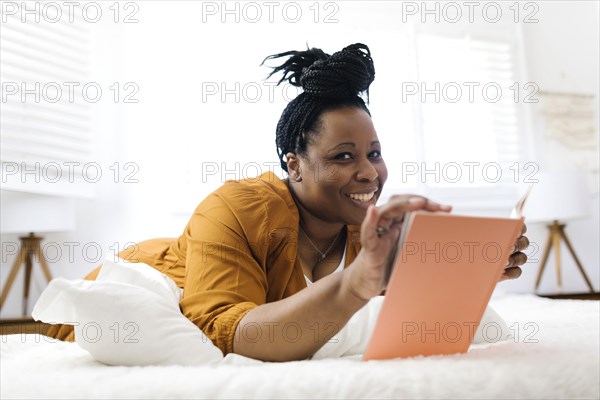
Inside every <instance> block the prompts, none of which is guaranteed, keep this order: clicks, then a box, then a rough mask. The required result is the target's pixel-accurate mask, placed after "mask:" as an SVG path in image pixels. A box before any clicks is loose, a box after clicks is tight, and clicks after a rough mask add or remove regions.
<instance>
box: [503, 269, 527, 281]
mask: <svg viewBox="0 0 600 400" xmlns="http://www.w3.org/2000/svg"><path fill="white" fill-rule="evenodd" d="M522 273H523V270H522V269H521V268H519V267H510V268H507V269H505V270H504V273H503V274H502V279H501V280H505V279H517V278H518V277H520V276H521V274H522Z"/></svg>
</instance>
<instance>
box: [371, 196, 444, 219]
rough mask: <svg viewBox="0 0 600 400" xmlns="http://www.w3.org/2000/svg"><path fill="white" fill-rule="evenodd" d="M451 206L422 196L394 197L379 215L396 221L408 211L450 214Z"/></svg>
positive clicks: (380, 209)
mask: <svg viewBox="0 0 600 400" xmlns="http://www.w3.org/2000/svg"><path fill="white" fill-rule="evenodd" d="M451 209H452V207H451V206H449V205H445V204H439V203H437V202H435V201H432V200H429V199H427V198H425V197H422V196H400V195H396V196H392V197H391V198H390V200H389V201H388V202H387V203H386V204H384V205H382V206H380V207H378V211H379V214H380V215H381V216H382V218H386V219H394V218H402V216H403V214H404V213H405V212H406V211H417V210H427V211H444V212H449V211H450V210H451Z"/></svg>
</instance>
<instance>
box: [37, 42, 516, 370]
mask: <svg viewBox="0 0 600 400" xmlns="http://www.w3.org/2000/svg"><path fill="white" fill-rule="evenodd" d="M281 57H287V60H286V61H285V62H284V63H283V64H281V65H280V66H277V67H275V68H274V70H273V72H272V74H274V73H278V72H283V77H282V78H281V80H280V83H281V82H283V81H286V80H287V81H289V83H291V84H292V85H295V86H300V87H302V89H303V93H301V94H300V95H298V96H297V97H296V98H295V99H294V100H292V101H291V102H290V103H289V104H288V106H287V107H286V108H285V110H284V112H283V113H282V116H281V118H280V120H279V123H278V125H277V132H276V145H277V154H278V155H279V159H280V163H281V167H282V168H283V169H284V170H285V171H286V172H287V173H288V175H289V176H288V178H286V179H280V178H278V177H277V176H276V175H274V174H273V173H271V172H267V173H264V174H262V175H260V176H259V177H258V178H252V179H244V180H239V181H234V180H231V181H227V182H225V183H224V184H223V185H222V186H221V187H220V188H219V189H217V190H215V191H214V192H213V193H211V194H210V195H209V196H208V197H207V198H206V199H205V200H204V201H202V202H201V203H200V205H199V206H198V207H197V208H196V210H195V211H194V213H193V215H192V216H191V218H190V220H189V222H188V224H187V226H186V227H185V230H184V232H183V234H182V235H181V236H180V237H179V238H177V239H173V240H170V239H155V240H150V241H147V242H142V243H139V244H138V245H137V246H134V247H132V248H130V249H128V250H125V251H124V252H122V253H120V254H119V256H120V257H121V258H124V259H126V260H128V261H131V262H143V263H146V264H148V265H150V266H152V267H154V268H156V269H158V270H159V271H161V272H163V273H165V274H166V275H168V276H169V277H171V278H172V279H173V280H174V281H175V282H176V283H177V284H178V286H179V287H182V288H183V297H182V300H181V302H180V307H181V310H182V312H183V314H184V315H185V316H186V317H187V318H188V319H189V320H190V321H192V322H193V323H194V324H196V326H198V327H199V328H200V329H201V330H202V331H203V332H204V333H205V334H206V335H207V336H208V337H209V338H210V339H211V340H212V341H213V342H214V343H215V345H217V346H218V347H219V348H220V349H221V350H222V351H223V352H224V353H225V354H227V353H231V352H235V353H238V354H242V355H245V356H248V357H252V358H256V359H260V360H269V361H286V360H297V359H303V358H307V357H310V356H311V355H313V354H314V353H315V352H316V351H317V350H318V349H319V348H321V347H322V346H323V344H325V343H326V342H327V341H328V340H329V339H330V338H331V337H332V336H333V335H334V334H335V333H337V332H338V331H339V330H340V329H341V328H342V327H343V326H344V325H345V324H346V323H347V322H348V320H349V319H350V317H351V316H352V315H353V314H354V313H355V312H356V311H358V310H359V309H360V308H361V307H363V306H364V305H365V304H366V303H367V302H368V301H369V299H371V298H372V297H374V296H377V295H378V294H380V293H382V290H384V289H385V281H384V270H385V266H386V263H387V259H388V257H389V254H390V252H391V251H392V249H393V248H394V246H395V244H396V243H397V242H398V238H399V235H400V229H401V222H402V217H403V215H404V213H405V212H407V211H413V210H427V211H445V212H448V211H450V207H449V206H444V205H440V204H437V203H436V202H433V201H430V200H427V199H425V198H423V197H419V196H410V195H402V196H400V195H397V196H392V197H391V199H390V200H389V202H388V203H387V204H384V205H381V206H379V207H375V203H376V202H377V200H378V199H379V197H380V195H381V192H382V189H383V186H384V184H385V181H386V179H387V169H386V166H385V162H384V161H383V158H382V152H381V144H380V143H379V140H378V137H377V133H376V131H375V128H374V126H373V122H372V120H371V116H370V113H369V110H368V108H367V106H366V105H365V102H364V101H363V99H362V98H361V96H360V95H361V93H363V92H368V89H369V86H370V84H371V82H372V81H373V79H374V77H375V68H374V65H373V60H372V58H371V53H370V51H369V48H368V47H367V46H365V45H363V44H359V43H357V44H353V45H350V46H348V47H346V48H344V49H342V50H341V51H339V52H336V53H334V54H333V55H329V54H326V53H324V52H323V51H322V50H320V49H309V50H306V51H290V52H285V53H280V54H275V55H273V56H270V57H267V59H268V60H273V59H278V58H281ZM272 74H271V75H272ZM523 242H524V241H523V239H521V242H520V243H523ZM515 247H516V250H517V251H519V250H520V249H521V248H522V247H523V246H519V245H516V246H515ZM522 256H523V254H522V253H515V255H513V257H512V259H513V260H515V262H514V265H509V267H512V268H515V265H520V264H522V263H523V262H524V261H523V260H522ZM334 271H339V272H335V273H334ZM513 271H514V269H513ZM96 275H97V270H96V271H94V272H92V273H91V274H90V275H89V276H88V277H87V278H88V279H94V278H95V276H96ZM115 312H118V311H117V310H115ZM249 332H252V334H250V333H249ZM48 334H49V335H51V336H54V337H57V338H61V339H68V340H73V334H72V329H70V328H69V327H66V326H62V327H56V328H53V329H52V330H50V331H49V332H48Z"/></svg>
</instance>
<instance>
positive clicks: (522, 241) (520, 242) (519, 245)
mask: <svg viewBox="0 0 600 400" xmlns="http://www.w3.org/2000/svg"><path fill="white" fill-rule="evenodd" d="M527 247H529V239H528V238H527V236H520V237H519V238H518V239H517V241H516V242H515V244H514V245H513V246H512V247H511V249H510V251H511V253H514V252H517V251H523V250H525V249H526V248H527Z"/></svg>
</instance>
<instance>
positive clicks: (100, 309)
mask: <svg viewBox="0 0 600 400" xmlns="http://www.w3.org/2000/svg"><path fill="white" fill-rule="evenodd" d="M180 297H181V289H179V288H178V287H177V285H176V284H175V282H173V280H172V279H170V278H169V277H168V276H166V275H165V274H163V273H161V272H159V271H157V270H156V269H154V268H152V267H150V266H149V265H147V264H144V263H128V262H126V261H124V260H120V259H119V260H118V262H116V263H115V262H113V261H112V260H110V259H108V258H107V259H106V260H105V261H104V263H103V265H102V268H101V270H100V273H99V274H98V278H97V280H95V281H87V280H83V279H77V280H66V279H63V278H57V279H53V280H52V281H51V282H50V284H49V285H48V287H47V288H46V289H45V290H44V292H43V293H42V295H41V296H40V299H39V300H38V301H37V303H36V305H35V307H34V309H33V313H32V315H33V318H35V319H36V320H40V321H43V322H46V323H66V324H71V325H75V342H76V343H77V344H78V345H79V346H80V347H81V348H83V349H84V350H87V351H88V352H89V353H90V354H91V355H92V356H93V357H94V358H95V359H96V360H98V361H100V362H103V363H105V364H111V365H200V364H212V363H217V362H219V361H221V360H222V359H223V354H222V352H221V350H219V348H217V347H216V346H215V345H214V344H213V343H212V342H211V340H210V339H208V337H206V335H204V333H203V332H202V331H201V330H200V329H199V328H198V327H197V326H196V325H194V324H193V323H192V322H191V321H189V320H188V319H187V318H186V317H185V316H184V315H183V314H182V313H181V311H180V309H179V299H180Z"/></svg>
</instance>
